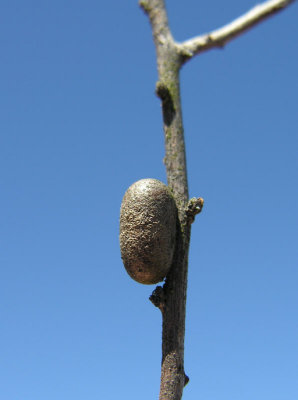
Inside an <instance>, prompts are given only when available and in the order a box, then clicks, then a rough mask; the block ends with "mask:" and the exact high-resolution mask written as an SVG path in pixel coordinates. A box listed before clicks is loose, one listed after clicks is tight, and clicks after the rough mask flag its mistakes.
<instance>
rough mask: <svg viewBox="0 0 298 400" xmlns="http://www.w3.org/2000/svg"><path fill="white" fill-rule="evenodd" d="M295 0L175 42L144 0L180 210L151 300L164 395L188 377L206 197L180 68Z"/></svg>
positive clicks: (159, 8) (159, 9) (158, 5)
mask: <svg viewBox="0 0 298 400" xmlns="http://www.w3.org/2000/svg"><path fill="white" fill-rule="evenodd" d="M294 1H295V0H270V1H267V2H265V3H263V4H262V5H261V6H257V7H255V8H254V9H253V10H251V12H249V13H247V14H246V15H244V16H242V17H241V18H239V19H237V20H235V21H234V22H232V23H231V24H229V25H226V26H225V27H223V28H221V29H218V30H216V31H214V32H211V33H210V34H207V35H202V36H198V37H197V38H194V39H190V40H188V41H186V42H183V43H177V42H175V41H174V39H173V37H172V34H171V31H170V29H169V25H168V19H167V13H166V9H165V3H164V0H140V6H141V7H142V8H143V10H144V11H145V13H146V14H147V15H148V17H149V19H150V23H151V27H152V33H153V39H154V43H155V47H156V55H157V66H158V75H159V80H158V82H157V84H156V93H157V95H158V97H159V98H160V99H161V103H162V113H163V127H164V135H165V148H166V155H165V165H166V171H167V179H168V186H169V187H170V189H171V190H172V193H173V195H174V198H175V202H176V205H177V209H178V221H177V229H176V232H177V233H176V235H177V237H176V248H175V252H174V257H173V263H172V266H171V269H170V271H169V273H168V275H167V277H166V282H165V284H164V286H163V287H161V286H158V287H157V288H156V289H155V290H154V291H153V293H152V295H151V297H150V300H151V301H152V303H153V304H154V305H155V306H156V307H158V308H159V309H160V310H161V312H162V318H163V322H162V368H161V386H160V397H159V399H160V400H180V399H181V397H182V393H183V388H184V386H185V385H186V383H187V382H188V380H189V379H188V377H187V376H186V375H185V372H184V332H185V307H186V290H187V271H188V249H189V240H190V229H191V223H192V222H193V220H194V217H195V215H196V214H197V213H198V212H200V211H201V209H202V206H203V199H201V198H197V199H196V198H193V199H191V200H190V201H188V183H187V170H186V157H185V145H184V134H183V124H182V112H181V102H180V87H179V71H180V68H181V66H182V65H183V64H184V63H185V62H186V61H188V60H189V59H190V58H192V57H193V56H195V55H196V54H199V53H201V52H202V51H203V50H209V49H210V48H216V47H220V46H221V47H222V46H223V45H224V44H225V43H226V42H228V41H230V40H231V39H233V38H235V37H236V36H238V35H239V34H241V33H243V32H245V31H246V30H247V29H249V28H251V27H252V26H254V25H256V24H257V23H258V22H260V21H262V20H264V19H265V18H267V17H269V16H270V15H273V14H275V13H276V12H278V11H280V10H282V9H283V8H285V7H286V6H288V5H289V4H290V3H292V2H294Z"/></svg>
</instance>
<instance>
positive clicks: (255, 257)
mask: <svg viewBox="0 0 298 400" xmlns="http://www.w3.org/2000/svg"><path fill="white" fill-rule="evenodd" d="M255 3H256V2H255V1H253V0H242V1H241V2H239V1H236V0H231V1H225V2H222V1H220V0H213V1H208V2H206V1H205V2H204V1H197V0H189V1H185V2H182V1H178V0H168V1H167V7H168V12H169V19H170V24H171V28H172V31H173V35H174V37H175V38H176V39H177V40H184V39H188V38H190V37H191V36H195V35H197V34H200V33H204V32H206V31H208V30H212V29H215V28H218V27H219V26H221V25H223V24H225V23H227V22H229V21H231V20H232V19H233V18H235V17H237V16H239V15H240V14H242V13H243V12H245V11H247V10H248V9H250V8H251V7H252V6H254V5H255ZM297 21H298V6H297V4H294V5H293V6H291V7H290V8H289V9H287V10H286V11H284V12H283V13H281V14H279V15H278V16H276V17H274V18H273V19H271V20H268V21H266V22H265V23H263V24H262V25H260V26H259V27H257V28H255V29H254V30H252V31H250V32H249V33H247V34H246V35H244V36H242V37H240V38H238V39H237V40H235V41H234V42H233V43H230V44H229V45H228V46H227V47H226V48H225V49H224V50H213V51H211V52H209V53H205V54H203V55H201V56H200V57H197V58H196V59H194V60H192V61H191V62H190V63H188V64H187V65H186V66H185V67H184V68H183V70H182V74H181V86H182V103H183V109H184V123H185V137H186V146H187V157H188V172H189V188H190V196H191V197H193V196H202V197H204V199H205V208H204V212H203V213H202V214H201V215H200V216H199V217H198V218H197V220H196V222H195V224H194V225H193V229H192V243H191V251H190V266H189V290H188V299H187V321H186V350H185V369H186V373H187V374H188V375H189V376H190V383H189V385H188V386H187V387H186V388H185V391H184V400H197V399H203V400H267V399H268V400H296V399H298V379H297V377H298V361H297V360H298V321H297V308H298V294H297V283H298V272H297V265H298V250H297V242H298V232H297V231H298V229H297V226H298V201H297V200H298V185H297V175H298V174H297V173H298V160H297V153H298V139H297V134H298V111H297V110H298V107H297V106H298V79H297V71H298V47H297V40H298V22H297ZM0 48H1V64H0V71H1V74H0V110H1V111H0V113H1V118H0V152H1V157H0V183H1V196H0V209H1V214H0V215H1V223H0V267H1V269H0V274H1V275H0V282H1V289H0V320H1V328H0V360H1V361H0V387H1V389H0V400H68V399H71V400H96V399H98V400H115V399H119V398H121V399H128V400H139V399H142V400H152V399H157V398H158V392H159V376H160V359H161V317H160V315H159V311H158V310H157V309H155V308H154V307H153V306H152V304H151V303H150V302H149V301H148V297H149V295H150V294H151V292H152V290H153V289H154V286H144V285H140V284H137V283H136V282H134V281H132V280H131V279H130V278H129V277H128V275H127V274H126V272H125V270H124V268H123V266H122V262H121V259H120V251H119V244H118V230H119V227H118V223H119V209H120V204H121V200H122V197H123V194H124V192H125V190H126V189H127V188H128V186H130V184H132V183H133V182H134V181H136V180H138V179H141V178H147V177H152V178H157V179H160V180H162V181H165V180H166V177H165V170H164V166H163V163H162V159H163V156H164V148H163V132H162V125H161V113H160V104H159V101H158V99H157V98H156V97H155V95H154V87H155V82H156V79H157V73H156V61H155V51H154V47H153V43H152V38H151V31H150V28H149V24H148V20H147V18H146V17H145V15H144V14H143V13H142V11H141V10H140V9H139V7H138V4H137V0H129V1H120V0H118V1H110V2H109V1H106V2H100V1H95V0H93V1H92V0H85V1H79V0H72V1H69V0H68V1H67V0H65V1H64V0H59V1H57V0H53V1H37V0H28V1H21V0H2V2H1V13H0Z"/></svg>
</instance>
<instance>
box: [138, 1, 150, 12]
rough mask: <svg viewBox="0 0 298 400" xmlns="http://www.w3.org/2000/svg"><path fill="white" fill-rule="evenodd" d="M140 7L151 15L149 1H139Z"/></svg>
mask: <svg viewBox="0 0 298 400" xmlns="http://www.w3.org/2000/svg"><path fill="white" fill-rule="evenodd" d="M139 6H140V7H141V8H142V9H143V10H144V12H145V13H146V14H149V12H150V7H149V4H148V1H146V0H140V1H139Z"/></svg>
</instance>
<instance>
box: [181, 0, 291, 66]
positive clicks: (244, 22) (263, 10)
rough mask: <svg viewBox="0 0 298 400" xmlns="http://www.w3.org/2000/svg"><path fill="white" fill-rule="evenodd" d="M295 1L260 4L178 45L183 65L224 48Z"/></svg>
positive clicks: (283, 0)
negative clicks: (210, 30) (198, 55)
mask: <svg viewBox="0 0 298 400" xmlns="http://www.w3.org/2000/svg"><path fill="white" fill-rule="evenodd" d="M294 1H295V0H269V1H266V2H264V3H262V4H259V5H257V6H255V7H254V8H252V9H251V10H250V11H248V12H247V13H246V14H244V15H242V16H241V17H239V18H237V19H235V20H234V21H232V22H231V23H229V24H227V25H225V26H223V27H221V28H219V29H217V30H215V31H213V32H210V33H207V34H204V35H201V36H197V37H195V38H192V39H189V40H186V41H185V42H183V43H177V44H176V45H177V50H178V52H179V53H180V55H181V56H182V63H183V62H185V61H187V60H189V59H190V58H192V57H193V56H195V55H197V54H199V53H202V52H203V51H206V50H209V49H212V48H216V47H223V46H224V45H225V44H226V43H228V42H229V41H230V40H232V39H234V38H235V37H237V36H239V35H241V34H242V33H244V32H246V31H247V30H248V29H250V28H252V27H254V26H255V25H257V24H259V23H260V22H262V21H263V20H264V19H266V18H268V17H270V16H272V15H274V14H276V13H278V12H280V11H281V10H283V9H284V8H286V7H288V6H289V5H290V4H291V3H294Z"/></svg>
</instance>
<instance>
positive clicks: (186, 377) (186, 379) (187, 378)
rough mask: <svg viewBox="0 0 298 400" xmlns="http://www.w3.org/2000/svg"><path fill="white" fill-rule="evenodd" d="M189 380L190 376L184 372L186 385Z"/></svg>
mask: <svg viewBox="0 0 298 400" xmlns="http://www.w3.org/2000/svg"><path fill="white" fill-rule="evenodd" d="M188 382H189V377H188V376H187V375H186V373H184V387H185V386H186V385H187V384H188Z"/></svg>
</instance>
